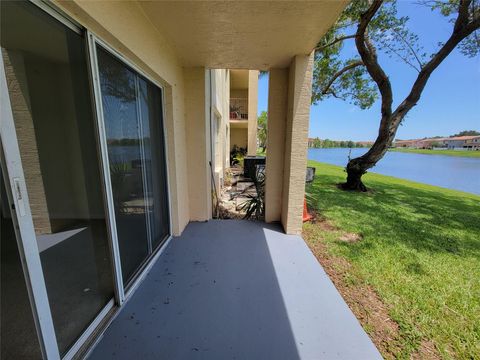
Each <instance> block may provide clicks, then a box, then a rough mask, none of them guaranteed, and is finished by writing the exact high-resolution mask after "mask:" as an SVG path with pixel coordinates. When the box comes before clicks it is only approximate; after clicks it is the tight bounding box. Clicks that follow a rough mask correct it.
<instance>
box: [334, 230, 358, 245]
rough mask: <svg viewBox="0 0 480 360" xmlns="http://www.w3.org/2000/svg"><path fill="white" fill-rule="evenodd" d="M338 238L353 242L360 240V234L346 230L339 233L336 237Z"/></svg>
mask: <svg viewBox="0 0 480 360" xmlns="http://www.w3.org/2000/svg"><path fill="white" fill-rule="evenodd" d="M338 240H340V241H345V242H348V243H355V242H358V241H360V240H362V235H360V234H355V233H349V232H347V233H344V234H343V235H341V236H340V237H339V238H338Z"/></svg>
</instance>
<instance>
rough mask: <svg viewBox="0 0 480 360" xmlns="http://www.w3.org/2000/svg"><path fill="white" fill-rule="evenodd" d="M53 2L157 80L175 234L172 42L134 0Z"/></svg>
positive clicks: (177, 103) (178, 112) (177, 87)
mask: <svg viewBox="0 0 480 360" xmlns="http://www.w3.org/2000/svg"><path fill="white" fill-rule="evenodd" d="M54 2H55V3H56V4H57V5H58V6H59V7H60V8H61V9H62V10H63V11H65V12H66V13H67V14H68V15H70V16H71V17H72V18H74V19H75V20H76V21H77V22H78V23H80V24H81V25H82V26H84V27H86V28H87V29H89V30H91V31H92V32H94V33H95V34H96V35H98V36H99V37H101V38H102V39H103V40H104V41H106V42H107V43H108V44H109V45H110V46H112V47H114V48H115V49H116V50H117V51H119V52H120V53H121V54H122V55H123V56H125V57H126V58H128V59H129V60H130V61H132V62H133V63H135V65H137V66H138V67H139V68H141V69H142V70H143V71H144V72H145V73H147V74H148V75H149V76H151V77H152V78H153V79H155V80H156V81H157V82H159V83H160V84H162V85H163V87H164V96H165V113H166V119H165V124H166V130H167V131H166V137H167V152H168V173H169V185H170V199H171V216H172V232H173V234H174V235H178V234H180V233H181V232H182V231H183V229H184V228H185V226H186V225H187V223H188V221H189V219H190V214H189V193H188V182H187V179H188V176H187V161H186V158H187V144H186V133H185V129H186V127H185V109H184V80H183V70H182V66H181V64H180V62H179V60H178V58H177V56H176V54H175V52H174V50H173V48H172V47H171V46H170V44H169V43H168V42H167V41H166V39H165V38H164V37H163V36H162V34H161V33H160V32H159V31H158V30H157V29H156V28H155V27H154V26H153V25H152V23H151V21H150V20H149V19H148V18H147V17H146V15H145V13H144V11H143V9H142V8H141V7H140V6H139V5H138V3H136V2H124V1H115V2H110V1H63V0H54Z"/></svg>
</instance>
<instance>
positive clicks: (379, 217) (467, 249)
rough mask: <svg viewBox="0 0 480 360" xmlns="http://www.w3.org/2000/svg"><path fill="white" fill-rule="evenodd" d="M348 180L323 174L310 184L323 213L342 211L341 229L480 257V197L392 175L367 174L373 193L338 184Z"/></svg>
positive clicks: (357, 248)
mask: <svg viewBox="0 0 480 360" xmlns="http://www.w3.org/2000/svg"><path fill="white" fill-rule="evenodd" d="M317 173H318V172H317ZM343 180H344V179H343V177H342V176H335V175H329V174H320V175H317V178H316V180H315V181H314V183H313V184H311V185H310V188H309V192H310V194H311V195H312V196H313V197H314V198H315V199H316V206H317V208H318V211H319V212H320V214H322V213H325V214H327V215H328V213H331V214H332V213H335V212H338V213H340V211H341V214H342V215H343V217H342V218H340V219H338V216H337V217H336V222H337V223H338V224H339V225H340V226H341V227H342V228H345V229H346V230H348V231H355V232H358V233H360V234H362V235H364V236H368V237H373V238H382V239H383V240H382V241H383V242H389V241H391V242H396V243H398V242H402V243H403V244H405V245H407V246H408V247H410V248H412V249H414V250H417V251H430V252H439V253H441V252H444V253H451V254H455V255H458V256H475V257H477V258H480V239H479V238H478V234H480V218H479V215H480V202H479V198H477V197H476V196H474V195H472V196H469V195H468V194H463V193H458V194H456V193H455V192H451V191H448V190H444V189H442V188H433V187H432V188H431V187H423V186H421V185H418V186H415V185H407V184H403V183H402V182H401V181H395V179H392V178H387V177H385V181H383V180H378V177H376V178H374V179H368V178H367V180H366V185H367V187H369V188H370V189H372V191H371V192H369V193H355V192H346V191H342V190H340V189H338V188H337V184H338V183H339V182H341V181H343ZM337 215H338V214H337ZM344 246H345V247H346V248H348V249H351V255H352V256H355V253H356V255H357V256H358V255H361V253H362V252H364V251H367V250H368V249H369V248H371V247H372V246H375V245H374V243H372V242H368V241H365V242H359V243H356V244H353V245H352V244H344ZM412 260H413V259H412ZM409 271H411V272H414V273H421V272H422V269H420V268H419V267H418V266H416V265H415V262H412V265H411V269H409Z"/></svg>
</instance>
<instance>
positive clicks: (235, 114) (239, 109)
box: [230, 98, 248, 120]
mask: <svg viewBox="0 0 480 360" xmlns="http://www.w3.org/2000/svg"><path fill="white" fill-rule="evenodd" d="M230 120H248V99H247V98H230Z"/></svg>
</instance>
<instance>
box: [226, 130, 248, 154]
mask: <svg viewBox="0 0 480 360" xmlns="http://www.w3.org/2000/svg"><path fill="white" fill-rule="evenodd" d="M234 145H237V146H238V147H241V148H246V147H247V146H248V129H247V128H230V150H231V149H233V146H234Z"/></svg>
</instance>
